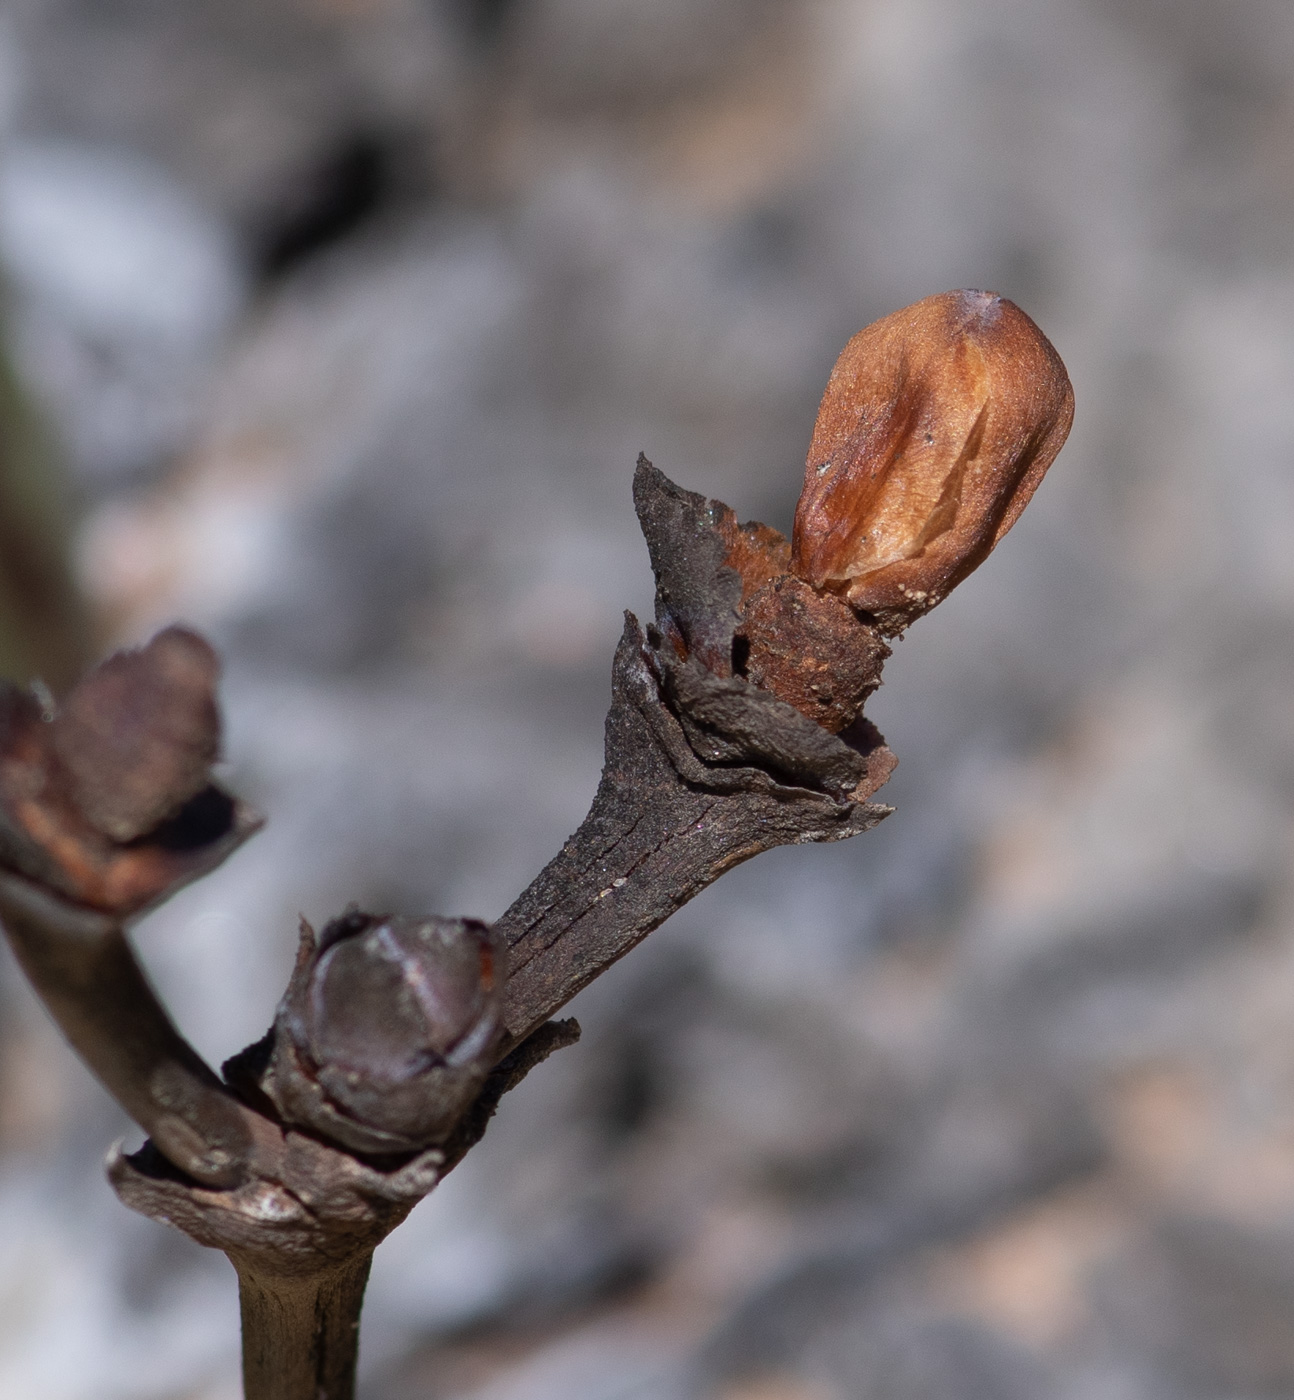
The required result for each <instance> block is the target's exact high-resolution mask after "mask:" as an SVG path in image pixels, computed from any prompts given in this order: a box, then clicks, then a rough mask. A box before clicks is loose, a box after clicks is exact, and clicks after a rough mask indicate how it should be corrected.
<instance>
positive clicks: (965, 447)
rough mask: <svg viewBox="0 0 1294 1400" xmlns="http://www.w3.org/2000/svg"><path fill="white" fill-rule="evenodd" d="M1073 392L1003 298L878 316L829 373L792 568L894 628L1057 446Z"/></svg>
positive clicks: (966, 294) (1033, 331) (970, 561)
mask: <svg viewBox="0 0 1294 1400" xmlns="http://www.w3.org/2000/svg"><path fill="white" fill-rule="evenodd" d="M1073 413H1074V395H1073V391H1072V389H1071V388H1070V383H1069V377H1068V375H1067V374H1066V372H1065V366H1064V365H1063V364H1062V362H1061V359H1060V356H1059V355H1057V353H1056V351H1055V350H1054V349H1053V348H1052V346H1051V344H1050V343H1049V342H1048V340H1047V338H1046V337H1045V336H1044V335H1043V334H1042V332H1041V331H1040V330H1039V329H1038V327H1037V326H1035V325H1034V323H1033V322H1032V321H1031V320H1030V319H1029V317H1028V316H1026V315H1025V314H1024V312H1023V311H1021V310H1020V308H1019V307H1018V306H1016V305H1014V304H1013V303H1012V302H1010V301H1007V300H1006V299H1005V298H1004V297H1000V296H997V295H995V294H994V293H991V292H979V291H958V292H944V293H942V294H941V295H939V296H932V297H927V298H925V300H924V301H919V302H917V303H915V304H914V305H912V306H909V307H906V308H905V309H903V310H902V311H896V312H894V313H893V314H892V315H889V316H885V317H883V318H882V319H881V320H879V321H875V322H873V323H872V325H870V326H867V327H866V328H865V329H864V330H861V331H859V332H858V334H857V335H856V336H854V338H853V339H852V340H851V341H850V342H849V344H848V345H846V346H845V348H844V350H843V351H842V352H841V354H840V358H839V359H838V360H837V361H836V365H835V368H834V369H833V370H832V372H831V378H830V380H829V381H828V383H827V389H826V392H825V393H824V395H823V397H822V404H821V407H820V408H819V411H818V419H817V423H816V425H815V427H814V433H813V441H812V443H811V445H810V447H809V456H808V460H807V463H806V465H805V476H804V490H803V492H802V493H801V496H800V501H799V505H798V507H797V509H796V513H795V530H794V534H793V537H792V545H791V569H792V572H794V573H795V574H797V575H798V576H799V577H800V578H802V579H804V580H806V581H807V582H808V583H810V584H812V585H813V587H814V588H816V589H822V590H829V591H832V592H836V593H840V594H843V596H844V597H845V598H846V599H847V600H848V601H849V603H850V604H852V606H853V607H854V608H855V609H857V610H858V611H859V612H863V613H866V614H869V615H871V616H872V617H874V618H875V619H876V621H877V624H878V625H879V627H880V628H881V630H882V631H883V632H885V633H886V634H888V635H894V634H895V633H898V632H901V631H902V630H903V629H904V628H905V627H906V626H907V625H908V624H909V623H910V622H912V621H913V620H914V619H915V618H917V617H919V616H920V615H921V614H922V613H924V612H928V611H929V610H930V609H931V608H932V607H934V606H935V604H936V603H938V602H940V601H941V600H942V599H943V598H945V597H946V596H947V595H948V593H949V592H950V591H951V590H952V589H953V588H954V587H955V586H956V585H957V584H958V583H960V582H961V580H962V579H964V578H965V577H966V576H967V575H968V574H970V573H971V572H972V571H973V570H974V569H976V568H977V567H978V566H979V565H980V564H982V563H983V562H984V560H985V559H986V558H987V557H988V555H989V554H990V552H991V551H992V550H993V548H994V547H995V546H996V545H997V543H998V542H999V540H1001V538H1002V537H1003V535H1005V534H1006V532H1007V531H1008V530H1009V529H1010V528H1011V526H1012V525H1013V524H1014V523H1015V521H1016V519H1017V518H1018V517H1019V515H1020V512H1021V511H1022V510H1023V509H1024V507H1025V506H1026V505H1027V504H1028V502H1029V498H1030V497H1031V496H1032V495H1033V493H1034V491H1035V489H1036V488H1037V486H1038V483H1039V482H1040V481H1041V480H1042V477H1043V474H1044V473H1045V472H1046V470H1047V468H1048V467H1049V466H1050V465H1051V463H1052V460H1053V459H1054V458H1055V456H1056V454H1057V453H1058V452H1059V451H1060V449H1061V446H1062V445H1063V443H1064V441H1065V437H1066V435H1067V434H1068V432H1069V427H1070V423H1071V421H1072V419H1073Z"/></svg>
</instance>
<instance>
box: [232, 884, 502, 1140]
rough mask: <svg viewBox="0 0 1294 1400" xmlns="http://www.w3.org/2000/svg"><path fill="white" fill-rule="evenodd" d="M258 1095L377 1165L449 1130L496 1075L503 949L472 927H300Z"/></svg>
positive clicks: (382, 923) (391, 920)
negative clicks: (380, 1157)
mask: <svg viewBox="0 0 1294 1400" xmlns="http://www.w3.org/2000/svg"><path fill="white" fill-rule="evenodd" d="M301 932H302V936H301V947H300V951H299V953H298V957H297V966H296V970H295V971H294V972H293V975H292V981H291V982H290V984H289V986H288V990H287V992H286V993H285V995H284V997H283V1000H282V1001H281V1002H280V1004H279V1009H278V1013H277V1015H276V1016H275V1021H274V1028H273V1031H272V1032H271V1034H272V1037H273V1048H272V1050H271V1052H270V1056H269V1063H268V1066H267V1068H266V1070H265V1073H264V1074H263V1075H262V1077H261V1079H260V1088H261V1089H262V1090H263V1091H264V1092H265V1093H266V1094H267V1095H268V1096H269V1098H270V1099H271V1100H272V1101H273V1103H274V1105H275V1107H276V1108H277V1109H278V1111H279V1112H280V1113H281V1114H282V1116H283V1118H284V1119H285V1120H286V1121H287V1122H289V1123H293V1124H295V1125H297V1126H298V1127H303V1128H307V1129H310V1130H312V1131H314V1132H316V1133H318V1134H319V1135H321V1136H322V1137H325V1138H328V1139H331V1140H332V1141H335V1142H338V1143H341V1144H342V1145H343V1146H345V1147H348V1148H350V1149H351V1150H352V1151H356V1152H363V1153H369V1154H387V1153H403V1152H414V1151H418V1150H420V1149H422V1148H426V1147H430V1146H432V1145H434V1144H435V1143H438V1142H440V1141H443V1139H444V1138H445V1137H446V1136H447V1135H448V1134H449V1132H450V1131H451V1130H452V1129H453V1127H454V1125H455V1123H456V1122H457V1121H458V1119H459V1117H460V1116H461V1115H462V1113H463V1112H464V1110H465V1109H466V1108H467V1106H468V1105H469V1104H470V1103H471V1102H472V1100H473V1099H474V1098H475V1097H476V1095H477V1093H478V1092H479V1090H480V1087H481V1084H482V1083H483V1082H484V1080H485V1076H486V1075H487V1074H488V1073H489V1071H490V1068H491V1066H492V1062H493V1061H492V1051H493V1049H494V1047H495V1044H496V1041H497V1038H498V1030H499V1006H500V996H501V991H502V985H503V963H502V958H503V947H502V943H501V941H500V940H499V939H498V938H496V937H495V935H494V934H493V933H492V931H491V930H490V928H489V927H488V926H487V925H485V924H483V923H479V922H478V921H476V920H475V919H440V918H419V919H415V918H403V917H399V916H394V915H385V916H382V915H373V914H363V913H360V912H358V911H355V910H352V911H350V912H348V913H346V914H344V915H343V916H342V917H341V918H340V919H335V920H333V922H332V923H330V924H329V925H328V926H327V927H326V928H325V929H324V931H323V934H322V935H321V937H320V938H319V940H318V941H317V942H316V940H315V937H314V934H313V932H312V931H311V929H310V927H309V925H307V924H304V923H303V925H302V931H301Z"/></svg>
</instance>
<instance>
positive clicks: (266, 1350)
mask: <svg viewBox="0 0 1294 1400" xmlns="http://www.w3.org/2000/svg"><path fill="white" fill-rule="evenodd" d="M372 1262H373V1254H372V1251H371V1250H370V1251H369V1252H367V1253H365V1254H361V1255H358V1256H356V1257H355V1258H354V1259H351V1260H349V1261H347V1262H346V1263H345V1264H341V1265H338V1266H337V1267H335V1268H333V1269H331V1270H329V1271H327V1272H325V1273H321V1274H309V1275H306V1276H304V1277H296V1276H291V1277H285V1276H284V1275H282V1274H266V1273H262V1272H259V1271H258V1270H256V1269H255V1268H254V1267H252V1266H250V1265H244V1264H242V1263H240V1262H239V1261H238V1260H234V1267H235V1268H236V1269H237V1270H238V1301H239V1305H240V1308H241V1312H242V1323H243V1395H244V1400H353V1397H354V1395H355V1361H356V1358H357V1357H358V1355H359V1314H360V1308H361V1307H362V1305H363V1302H364V1286H365V1284H367V1283H368V1271H369V1266H370V1265H371V1264H372Z"/></svg>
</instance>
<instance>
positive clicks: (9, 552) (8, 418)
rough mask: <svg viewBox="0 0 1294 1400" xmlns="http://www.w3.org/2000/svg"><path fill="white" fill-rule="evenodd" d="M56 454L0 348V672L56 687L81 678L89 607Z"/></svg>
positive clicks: (62, 686)
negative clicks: (75, 568)
mask: <svg viewBox="0 0 1294 1400" xmlns="http://www.w3.org/2000/svg"><path fill="white" fill-rule="evenodd" d="M69 533H70V532H69V519H68V502H67V498H66V492H65V483H64V480H63V477H62V474H61V472H60V471H59V463H58V460H57V454H56V452H55V450H54V447H53V444H52V443H51V441H50V440H49V438H48V436H47V435H46V434H45V433H44V432H43V431H42V428H41V425H40V422H39V420H38V417H37V415H36V413H35V412H34V410H33V409H32V406H31V404H30V403H29V402H28V400H27V397H26V395H25V394H24V392H23V390H22V387H21V386H20V384H19V382H18V380H17V378H16V377H15V375H14V372H13V368H12V366H11V365H10V363H9V360H8V357H7V355H5V353H4V351H3V349H0V675H4V676H9V677H12V678H15V679H17V680H23V681H27V680H34V679H36V678H38V677H39V678H40V679H41V680H43V681H45V682H46V683H47V684H48V685H49V686H50V687H51V688H52V689H53V690H54V691H55V692H56V693H57V692H59V691H61V690H62V689H64V688H66V686H67V685H68V684H69V683H70V682H71V681H72V680H73V679H74V678H75V677H76V675H77V673H78V671H79V670H80V669H81V666H82V663H83V660H84V653H85V647H86V638H87V629H86V623H85V613H84V609H83V606H82V603H81V599H80V597H79V596H78V593H77V590H76V587H75V585H74V583H73V580H72V573H71V569H70V565H69V557H68V542H69Z"/></svg>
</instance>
